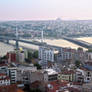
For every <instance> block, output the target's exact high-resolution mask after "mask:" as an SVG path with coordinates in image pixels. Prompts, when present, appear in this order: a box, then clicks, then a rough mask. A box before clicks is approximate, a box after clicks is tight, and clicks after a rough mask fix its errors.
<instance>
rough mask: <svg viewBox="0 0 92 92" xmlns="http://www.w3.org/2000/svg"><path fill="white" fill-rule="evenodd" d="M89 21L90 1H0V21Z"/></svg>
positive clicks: (91, 1)
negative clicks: (57, 19)
mask: <svg viewBox="0 0 92 92" xmlns="http://www.w3.org/2000/svg"><path fill="white" fill-rule="evenodd" d="M57 17H60V18H61V19H64V20H89V19H90V20H91V19H92V0H0V20H52V19H56V18H57Z"/></svg>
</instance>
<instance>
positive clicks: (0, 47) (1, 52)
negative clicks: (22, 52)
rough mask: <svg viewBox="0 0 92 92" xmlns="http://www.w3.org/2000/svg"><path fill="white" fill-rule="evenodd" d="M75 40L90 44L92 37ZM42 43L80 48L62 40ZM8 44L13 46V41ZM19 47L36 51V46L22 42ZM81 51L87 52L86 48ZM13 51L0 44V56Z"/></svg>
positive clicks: (10, 47)
mask: <svg viewBox="0 0 92 92" xmlns="http://www.w3.org/2000/svg"><path fill="white" fill-rule="evenodd" d="M77 39H79V40H83V41H86V42H89V43H92V37H82V38H77ZM26 40H29V41H31V40H32V39H26ZM36 41H40V40H36ZM44 42H46V43H48V44H50V45H55V46H60V47H69V48H74V49H77V48H78V47H81V46H79V45H76V44H73V43H71V42H69V41H66V40H63V39H44ZM10 43H11V44H15V42H14V41H10ZM19 45H20V47H26V48H29V49H36V50H37V49H38V46H35V45H30V44H26V43H22V42H19ZM82 48H83V47H82ZM83 49H84V50H87V49H86V48H83ZM13 50H14V47H13V46H11V45H7V44H5V43H2V42H0V56H3V55H5V54H6V53H7V52H8V51H13Z"/></svg>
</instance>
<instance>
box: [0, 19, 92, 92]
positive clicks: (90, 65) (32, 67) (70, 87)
mask: <svg viewBox="0 0 92 92" xmlns="http://www.w3.org/2000/svg"><path fill="white" fill-rule="evenodd" d="M86 22H87V21H86ZM15 23H16V22H4V23H1V26H0V34H1V36H3V37H9V36H10V37H15V46H14V45H13V46H14V49H13V50H11V51H7V53H6V54H4V55H3V56H1V57H0V92H92V88H91V85H92V49H91V48H87V50H84V49H83V48H82V47H78V48H77V49H73V48H72V47H71V48H70V47H59V46H53V45H48V43H44V40H43V39H44V37H45V38H47V37H48V38H53V39H56V38H57V36H55V38H54V35H53V36H52V35H50V34H51V32H52V31H51V30H53V31H54V30H56V27H57V26H54V25H58V28H59V25H60V24H63V23H64V21H62V20H60V19H59V20H56V21H47V22H43V21H42V22H40V21H34V22H21V23H20V22H17V24H15ZM50 23H52V24H51V25H50ZM53 23H55V24H53ZM69 23H70V24H71V23H72V25H77V22H76V23H74V22H71V21H70V22H69ZM79 23H80V26H81V22H79ZM87 23H88V25H89V23H90V21H89V22H87ZM47 24H48V25H49V26H46V25H47ZM70 24H69V25H70ZM84 24H85V23H84ZM20 25H21V28H20ZM43 25H44V26H46V28H44V29H43V30H42V28H43V27H41V26H43ZM52 25H53V26H52ZM66 25H67V27H68V24H66V23H65V24H64V25H62V27H61V28H59V31H58V32H61V34H62V32H65V30H62V29H63V28H64V27H65V26H66ZM82 25H83V23H82ZM85 25H87V24H85ZM60 26H61V25H60ZM28 27H29V28H28ZM73 27H74V26H73ZM73 27H70V30H71V34H73V31H72V29H71V28H73ZM77 27H78V25H77ZM77 27H74V28H75V30H78V29H77ZM84 27H85V26H84ZM47 28H49V31H47V30H48V29H47ZM87 28H88V29H91V26H88V27H87ZM88 29H85V28H84V29H81V28H80V29H79V30H78V31H77V32H75V35H77V36H78V35H79V36H80V35H81V33H82V32H84V31H85V30H88ZM2 30H3V31H2ZM41 30H42V31H41ZM44 30H45V31H44ZM60 30H61V31H60ZM82 30H83V31H82ZM6 31H7V34H6ZM26 31H28V32H26ZM50 31H51V32H50ZM67 31H69V30H67ZM46 32H47V33H46ZM55 32H56V33H58V32H57V31H55ZM25 33H27V34H25ZM49 33H50V34H49ZM77 33H78V34H77ZM5 34H6V35H5ZM45 34H46V35H45ZM47 34H48V35H47ZM58 34H59V33H58ZM61 34H59V35H60V36H62V35H61ZM82 34H83V33H82ZM84 34H85V32H84ZM90 34H91V31H90ZM13 35H14V36H13ZM59 35H58V37H59ZM68 35H70V33H68V32H67V33H66V34H65V35H64V36H67V37H68ZM85 35H86V36H88V34H85ZM46 36H47V37H46ZM81 36H83V35H81ZM19 37H21V39H26V40H27V38H30V39H33V38H37V39H38V38H40V39H41V44H40V45H39V46H38V50H36V49H35V50H33V49H29V48H22V47H20V45H19V40H18V39H19ZM0 41H1V42H2V43H4V44H9V42H8V43H7V42H6V41H5V39H4V40H3V39H1V40H0ZM9 45H12V44H9ZM0 53H2V51H0Z"/></svg>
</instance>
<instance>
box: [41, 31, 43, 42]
mask: <svg viewBox="0 0 92 92" xmlns="http://www.w3.org/2000/svg"><path fill="white" fill-rule="evenodd" d="M41 43H43V30H42V32H41Z"/></svg>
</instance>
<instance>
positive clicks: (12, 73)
mask: <svg viewBox="0 0 92 92" xmlns="http://www.w3.org/2000/svg"><path fill="white" fill-rule="evenodd" d="M8 69H9V77H10V81H11V83H12V84H15V83H16V82H17V68H16V67H10V68H8Z"/></svg>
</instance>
